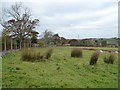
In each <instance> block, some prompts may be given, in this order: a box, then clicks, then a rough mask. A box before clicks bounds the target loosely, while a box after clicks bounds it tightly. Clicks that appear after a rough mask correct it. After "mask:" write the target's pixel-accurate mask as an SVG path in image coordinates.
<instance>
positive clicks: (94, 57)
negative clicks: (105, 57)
mask: <svg viewBox="0 0 120 90" xmlns="http://www.w3.org/2000/svg"><path fill="white" fill-rule="evenodd" d="M99 55H100V53H99V52H94V53H93V54H92V56H91V58H90V65H95V64H97V61H98V58H99Z"/></svg>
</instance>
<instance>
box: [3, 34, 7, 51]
mask: <svg viewBox="0 0 120 90" xmlns="http://www.w3.org/2000/svg"><path fill="white" fill-rule="evenodd" d="M4 51H5V53H6V51H7V49H6V36H5V37H4Z"/></svg>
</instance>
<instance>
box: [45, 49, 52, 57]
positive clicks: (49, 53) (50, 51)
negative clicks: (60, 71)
mask: <svg viewBox="0 0 120 90" xmlns="http://www.w3.org/2000/svg"><path fill="white" fill-rule="evenodd" d="M52 53H53V49H48V51H47V52H46V55H45V58H46V59H49V58H50V57H51V55H52Z"/></svg>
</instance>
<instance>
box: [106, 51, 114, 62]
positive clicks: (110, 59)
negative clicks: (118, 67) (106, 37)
mask: <svg viewBox="0 0 120 90" xmlns="http://www.w3.org/2000/svg"><path fill="white" fill-rule="evenodd" d="M114 61H115V54H114V53H111V54H110V55H108V56H107V55H106V56H104V62H105V63H107V64H113V63H114Z"/></svg>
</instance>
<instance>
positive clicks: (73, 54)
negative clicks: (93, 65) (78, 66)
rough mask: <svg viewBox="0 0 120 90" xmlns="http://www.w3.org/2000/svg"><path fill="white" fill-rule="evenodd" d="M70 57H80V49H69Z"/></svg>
mask: <svg viewBox="0 0 120 90" xmlns="http://www.w3.org/2000/svg"><path fill="white" fill-rule="evenodd" d="M71 57H82V49H79V48H78V49H77V48H76V49H73V50H72V51H71Z"/></svg>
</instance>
